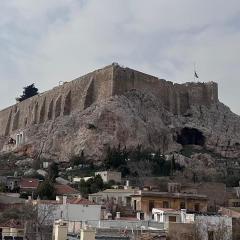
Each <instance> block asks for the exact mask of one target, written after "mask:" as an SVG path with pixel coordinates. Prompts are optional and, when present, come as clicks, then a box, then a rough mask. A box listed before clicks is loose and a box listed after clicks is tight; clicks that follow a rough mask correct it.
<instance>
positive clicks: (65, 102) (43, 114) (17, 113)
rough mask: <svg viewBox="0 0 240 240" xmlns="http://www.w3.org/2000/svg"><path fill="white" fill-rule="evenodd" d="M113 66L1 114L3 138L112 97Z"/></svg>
mask: <svg viewBox="0 0 240 240" xmlns="http://www.w3.org/2000/svg"><path fill="white" fill-rule="evenodd" d="M112 76H113V67H112V66H108V67H105V68H103V69H101V70H96V71H94V72H92V73H89V74H87V75H85V76H83V77H80V78H78V79H75V80H74V81H71V82H66V83H64V84H63V85H61V86H58V87H55V88H53V89H52V90H50V91H47V92H44V93H42V94H39V95H37V96H34V97H32V98H29V99H27V100H25V101H23V102H20V103H17V104H15V105H13V106H11V107H8V108H6V109H4V110H2V111H1V112H0V136H8V135H10V134H11V133H12V132H15V131H16V130H19V129H24V128H25V127H26V126H29V125H31V124H41V123H43V122H45V121H48V120H54V119H55V118H57V117H59V116H64V115H69V114H70V113H71V112H73V111H75V110H83V109H85V108H86V107H88V106H90V105H91V104H92V103H93V102H95V101H99V100H101V99H105V98H108V97H109V96H111V95H112Z"/></svg>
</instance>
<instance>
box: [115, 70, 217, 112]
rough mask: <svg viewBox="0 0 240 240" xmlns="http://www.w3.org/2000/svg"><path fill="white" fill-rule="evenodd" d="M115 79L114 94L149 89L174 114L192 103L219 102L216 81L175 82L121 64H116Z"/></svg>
mask: <svg viewBox="0 0 240 240" xmlns="http://www.w3.org/2000/svg"><path fill="white" fill-rule="evenodd" d="M114 79H115V81H114V84H113V94H121V93H123V92H124V91H127V90H129V89H138V90H144V91H149V92H151V93H152V94H154V95H155V96H156V97H157V98H158V99H160V100H161V102H162V103H163V105H164V106H165V108H166V109H167V110H169V111H171V112H172V113H174V114H184V113H185V112H186V110H187V109H189V107H190V105H192V104H198V105H205V106H210V105H211V104H213V103H216V102H218V85H217V83H215V82H209V83H200V82H196V83H194V82H191V83H184V84H174V83H173V82H170V81H166V80H163V79H158V78H157V77H154V76H150V75H147V74H145V73H142V72H139V71H136V70H132V69H129V68H121V67H119V66H115V69H114Z"/></svg>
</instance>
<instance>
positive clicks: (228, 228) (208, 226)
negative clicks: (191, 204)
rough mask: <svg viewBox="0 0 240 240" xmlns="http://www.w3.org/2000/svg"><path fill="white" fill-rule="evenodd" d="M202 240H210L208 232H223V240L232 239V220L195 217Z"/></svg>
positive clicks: (222, 217)
mask: <svg viewBox="0 0 240 240" xmlns="http://www.w3.org/2000/svg"><path fill="white" fill-rule="evenodd" d="M195 222H196V224H197V228H198V231H199V232H200V235H201V237H202V240H208V231H214V232H221V235H222V237H223V238H222V239H224V240H231V239H232V218H230V217H225V216H216V215H215V216H204V215H203V216H198V215H197V216H195Z"/></svg>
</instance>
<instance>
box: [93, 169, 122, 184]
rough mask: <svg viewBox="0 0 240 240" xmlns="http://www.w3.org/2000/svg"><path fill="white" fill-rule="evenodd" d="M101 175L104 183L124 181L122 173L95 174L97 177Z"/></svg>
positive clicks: (105, 172) (104, 172)
mask: <svg viewBox="0 0 240 240" xmlns="http://www.w3.org/2000/svg"><path fill="white" fill-rule="evenodd" d="M97 175H100V176H101V177H102V180H103V182H109V181H111V180H112V181H115V182H119V183H120V182H121V181H122V173H121V172H113V171H103V172H95V176H97Z"/></svg>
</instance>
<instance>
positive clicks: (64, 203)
mask: <svg viewBox="0 0 240 240" xmlns="http://www.w3.org/2000/svg"><path fill="white" fill-rule="evenodd" d="M66 204H67V196H63V205H66Z"/></svg>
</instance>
